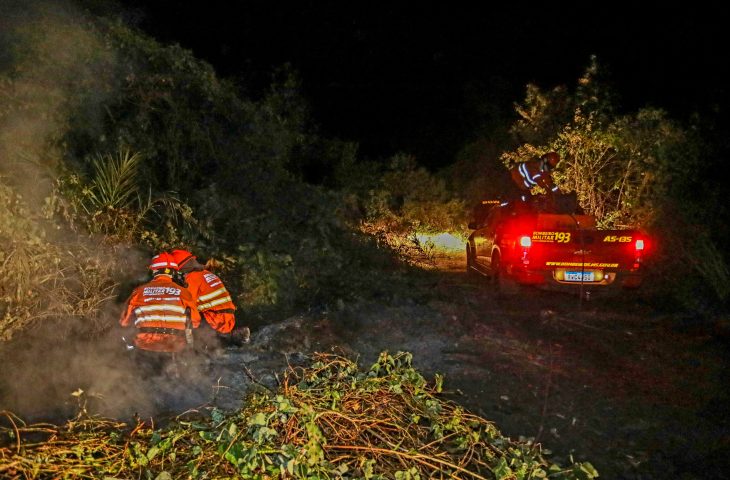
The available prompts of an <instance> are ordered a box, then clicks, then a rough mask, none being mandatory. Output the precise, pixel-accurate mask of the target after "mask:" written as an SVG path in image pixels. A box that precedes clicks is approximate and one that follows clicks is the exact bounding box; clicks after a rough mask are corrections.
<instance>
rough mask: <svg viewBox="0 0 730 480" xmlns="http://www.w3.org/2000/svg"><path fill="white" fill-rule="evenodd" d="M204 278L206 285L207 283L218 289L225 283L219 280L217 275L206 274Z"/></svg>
mask: <svg viewBox="0 0 730 480" xmlns="http://www.w3.org/2000/svg"><path fill="white" fill-rule="evenodd" d="M203 278H204V279H205V283H207V284H208V285H210V286H211V287H216V286H218V285H222V284H223V282H221V279H220V278H218V275H216V274H215V273H206V274H205V275H203Z"/></svg>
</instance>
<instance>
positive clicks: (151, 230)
mask: <svg viewBox="0 0 730 480" xmlns="http://www.w3.org/2000/svg"><path fill="white" fill-rule="evenodd" d="M143 159H144V157H143V155H141V154H139V153H132V152H130V151H129V150H120V151H118V152H117V153H116V155H111V154H106V155H99V154H97V155H96V157H95V158H94V162H93V167H94V176H93V178H91V179H90V180H84V179H82V178H81V177H80V176H79V175H78V174H75V173H71V174H68V175H66V176H62V177H61V178H60V179H59V181H58V184H59V189H60V191H61V193H62V197H61V198H59V199H58V200H59V202H58V203H59V204H60V205H59V206H58V208H59V209H60V210H61V212H62V213H63V214H64V216H65V217H66V219H67V220H69V221H70V222H71V223H72V224H74V223H77V222H82V223H83V226H84V228H85V230H86V231H87V232H89V233H91V234H103V235H104V240H105V241H106V242H107V243H112V244H113V243H132V242H136V243H148V244H149V246H151V247H153V248H155V247H156V248H160V247H164V246H167V245H170V244H172V243H174V242H176V241H179V236H178V235H177V234H176V232H177V231H180V230H183V229H184V228H185V226H191V225H195V223H196V221H195V219H194V218H193V216H192V211H191V209H190V207H189V206H187V205H185V204H184V203H182V202H180V201H179V200H178V199H177V198H175V197H174V196H173V195H172V194H158V195H155V196H154V197H153V195H152V191H151V190H150V191H149V193H148V194H147V196H146V197H143V196H142V192H141V189H140V183H141V182H140V178H139V177H140V166H141V163H142V161H143ZM64 200H65V201H64ZM165 227H167V228H165ZM183 231H184V230H183Z"/></svg>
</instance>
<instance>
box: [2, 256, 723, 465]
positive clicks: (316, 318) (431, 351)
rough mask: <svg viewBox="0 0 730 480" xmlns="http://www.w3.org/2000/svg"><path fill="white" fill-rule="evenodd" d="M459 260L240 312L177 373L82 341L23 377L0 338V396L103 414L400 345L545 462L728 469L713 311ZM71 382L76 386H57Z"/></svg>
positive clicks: (237, 386)
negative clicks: (288, 309) (291, 304)
mask: <svg viewBox="0 0 730 480" xmlns="http://www.w3.org/2000/svg"><path fill="white" fill-rule="evenodd" d="M464 266H465V260H464V258H463V256H458V255H457V256H449V257H439V258H436V263H435V264H434V265H433V266H432V268H431V269H430V270H427V271H423V272H422V273H421V274H417V275H413V277H412V278H410V277H409V282H410V285H409V288H408V291H407V292H404V293H403V294H399V293H398V292H393V293H392V295H391V296H390V297H389V298H388V299H387V300H383V301H374V300H370V301H365V300H362V301H359V302H353V303H352V304H348V303H346V302H338V307H337V308H336V309H335V310H334V311H326V310H325V311H309V312H306V313H303V314H301V315H298V316H294V317H291V318H289V319H286V320H284V321H282V322H277V323H273V324H269V325H262V326H255V325H252V327H253V328H252V330H253V334H252V337H251V341H250V343H248V344H245V345H241V346H235V345H217V344H214V343H212V342H208V347H207V348H203V349H202V350H201V352H202V354H201V355H197V356H195V357H191V358H188V359H183V360H178V363H177V364H175V365H173V367H174V368H180V366H182V367H183V369H184V370H185V375H183V376H182V377H180V376H179V375H178V371H175V369H174V368H173V369H172V370H168V371H163V372H161V375H159V376H148V377H146V378H143V379H141V378H140V376H139V372H138V371H136V370H135V369H134V368H133V367H131V366H130V365H129V364H126V363H122V362H126V360H119V356H118V355H113V356H111V357H110V356H102V355H100V353H99V347H98V346H96V347H94V348H92V347H89V349H87V350H84V351H81V352H79V355H78V356H77V357H76V358H79V359H80V360H78V361H76V362H73V363H71V364H66V365H63V364H62V363H60V362H61V360H60V358H64V359H65V358H67V357H66V356H64V357H58V359H55V360H54V359H50V360H48V362H49V364H51V365H53V364H54V363H53V362H55V363H56V366H60V368H61V369H62V370H64V372H65V373H66V375H63V376H61V375H58V374H52V372H53V370H51V369H47V368H46V369H42V370H40V371H34V373H33V374H32V375H33V378H32V379H31V380H32V381H28V379H27V378H24V377H23V376H22V375H21V373H19V372H23V371H24V369H23V368H22V365H25V364H26V363H31V362H34V361H35V362H36V363H37V358H38V357H37V356H36V355H33V354H30V353H28V354H25V355H21V354H20V352H21V351H28V350H27V349H23V348H22V347H21V348H13V349H12V350H11V349H9V348H8V347H4V350H0V357H1V358H0V361H2V362H3V364H4V365H9V364H12V365H13V366H16V367H18V368H13V369H12V371H13V372H15V374H14V375H13V376H7V375H6V378H5V380H4V381H0V410H3V409H7V410H12V411H14V412H17V413H19V414H20V415H22V416H25V418H28V419H34V418H36V419H41V418H48V417H49V416H53V415H55V416H56V417H59V416H64V415H66V416H68V415H71V414H72V411H74V410H76V409H78V408H80V407H82V408H86V409H87V410H88V411H89V412H92V413H100V414H104V415H107V416H115V417H116V418H120V417H123V416H125V415H131V414H133V413H134V414H135V415H137V416H143V417H144V416H146V415H149V416H153V417H155V418H161V417H162V415H163V414H164V413H165V412H167V413H174V412H178V413H179V412H181V411H183V410H185V409H189V408H196V407H198V406H201V405H210V404H213V405H215V406H217V407H219V408H222V409H235V408H237V406H239V405H240V403H241V402H242V401H243V399H244V397H245V395H246V394H247V393H248V392H250V391H251V390H252V389H258V388H275V387H276V385H277V382H278V376H279V375H280V374H281V373H282V372H283V370H284V369H285V368H286V367H287V365H296V364H300V363H305V362H306V361H307V356H308V354H310V353H312V352H314V351H332V350H334V351H338V352H341V353H343V354H345V355H348V356H352V357H353V358H358V360H359V362H360V363H362V364H363V365H364V366H369V364H370V363H372V362H373V361H374V360H375V359H376V358H377V355H378V354H379V353H380V352H382V351H385V350H388V351H391V352H396V351H408V352H411V353H412V354H413V358H414V365H415V367H416V368H418V369H419V370H420V371H421V372H422V373H423V374H424V376H426V378H427V379H429V378H432V377H433V375H434V374H436V373H441V374H444V375H445V381H444V386H445V388H446V389H447V392H446V395H447V396H448V398H450V399H452V400H453V401H455V402H458V403H460V404H462V405H463V406H465V407H466V408H467V409H469V410H471V411H472V412H474V413H477V414H479V415H480V416H482V417H484V418H487V419H489V420H491V421H493V422H494V423H495V424H496V426H497V427H498V428H499V429H500V430H501V431H502V432H503V433H504V434H506V435H508V436H510V437H512V438H515V439H518V438H519V439H523V440H529V441H533V442H536V443H539V444H540V445H541V447H542V448H543V452H544V453H546V455H548V456H549V458H551V459H552V460H553V461H555V462H557V463H560V464H566V463H568V462H570V461H571V460H574V461H588V462H590V463H592V464H593V465H594V466H595V467H596V468H597V470H598V471H599V473H600V475H601V478H606V479H669V478H671V479H723V478H730V473H728V472H730V468H729V467H730V412H729V410H728V400H729V398H730V396H729V395H728V394H729V393H730V382H729V380H730V375H729V374H728V371H727V368H726V366H727V361H728V356H729V353H730V335H728V329H727V328H723V327H724V326H727V321H726V320H724V319H722V318H720V319H716V321H707V320H706V319H704V320H702V321H695V320H694V319H692V318H690V317H687V316H682V315H679V314H666V313H659V312H658V311H656V310H654V309H652V308H650V307H648V306H646V305H642V304H641V302H639V301H638V300H632V299H631V298H628V297H626V296H621V297H618V298H613V299H600V298H593V299H591V300H590V301H586V300H584V299H581V298H579V297H577V296H572V295H567V294H556V293H549V292H542V291H538V290H530V289H525V290H523V291H521V292H520V294H519V295H517V296H514V297H507V298H504V297H501V296H499V295H497V293H496V292H495V289H494V288H493V286H492V285H491V284H490V283H489V281H488V280H487V279H485V278H483V277H479V276H477V277H474V276H470V275H467V274H466V273H465V268H464ZM110 342H111V340H110ZM117 343H118V342H117ZM201 344H206V342H201ZM111 345H112V344H111V343H110V344H109V345H107V346H106V347H105V348H104V349H103V350H104V351H107V352H108V351H109V350H110V349H115V348H116V347H112V346H111ZM79 348H80V347H78V348H77V350H78V349H79ZM9 362H12V363H9ZM100 371H103V372H104V373H103V374H100V373H99V372H100ZM49 372H51V373H49ZM70 372H73V374H72V375H71V374H70ZM170 378H172V381H170ZM132 386H134V388H132ZM21 387H22V392H24V394H23V395H21V394H20V392H21ZM77 388H81V389H82V390H84V392H85V393H84V394H83V395H82V396H78V395H77V396H73V397H70V396H69V393H70V392H73V391H74V390H76V391H77V392H78V390H77ZM41 399H42V400H43V401H41ZM82 400H83V401H82ZM49 402H50V403H49ZM49 405H50V406H49Z"/></svg>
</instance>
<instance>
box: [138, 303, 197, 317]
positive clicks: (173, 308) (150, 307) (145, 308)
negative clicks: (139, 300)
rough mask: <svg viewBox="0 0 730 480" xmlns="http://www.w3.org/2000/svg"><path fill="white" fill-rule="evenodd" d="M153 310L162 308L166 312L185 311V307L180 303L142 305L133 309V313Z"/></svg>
mask: <svg viewBox="0 0 730 480" xmlns="http://www.w3.org/2000/svg"><path fill="white" fill-rule="evenodd" d="M155 310H163V311H167V312H177V313H185V309H184V308H183V307H181V306H180V305H144V306H141V307H137V308H135V309H134V313H136V314H137V315H138V316H139V315H140V314H142V313H144V312H153V311H155Z"/></svg>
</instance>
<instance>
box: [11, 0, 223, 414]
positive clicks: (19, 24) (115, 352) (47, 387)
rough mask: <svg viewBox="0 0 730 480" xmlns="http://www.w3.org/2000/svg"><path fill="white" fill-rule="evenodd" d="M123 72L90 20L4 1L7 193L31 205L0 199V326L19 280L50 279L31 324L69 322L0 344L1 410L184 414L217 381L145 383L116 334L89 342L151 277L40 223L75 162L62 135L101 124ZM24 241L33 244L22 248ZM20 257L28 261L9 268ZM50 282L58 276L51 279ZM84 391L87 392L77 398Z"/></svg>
mask: <svg viewBox="0 0 730 480" xmlns="http://www.w3.org/2000/svg"><path fill="white" fill-rule="evenodd" d="M116 71H117V69H116V55H115V52H114V49H113V48H112V47H111V46H110V44H109V42H107V41H105V38H104V37H103V35H102V34H101V33H100V30H99V29H98V28H96V26H95V24H94V21H93V18H91V17H90V16H88V15H87V14H86V13H84V12H82V11H81V10H80V9H78V8H77V7H75V6H74V5H73V4H70V3H63V2H57V1H54V2H50V1H49V2H44V1H26V0H21V1H11V0H0V194H3V192H4V191H7V188H6V190H2V187H3V186H5V187H9V188H11V189H12V191H14V192H15V193H16V194H17V195H19V197H18V198H20V199H21V200H22V203H23V205H25V207H26V208H25V210H22V211H20V210H13V209H11V208H10V207H8V206H7V205H9V204H11V203H12V202H15V200H14V199H13V200H12V201H10V200H9V201H8V202H5V204H3V201H2V200H3V198H0V248H1V249H2V250H4V251H5V252H2V251H0V264H3V266H4V267H7V266H8V265H11V266H12V265H15V266H14V267H13V268H10V269H7V268H6V269H5V271H0V327H2V322H13V321H16V319H13V318H8V315H9V314H8V312H7V311H3V298H2V297H3V296H6V295H10V294H11V293H12V294H13V295H14V294H15V293H14V292H15V291H16V290H17V288H16V287H17V286H18V285H22V283H21V281H20V278H21V277H22V276H26V277H27V276H30V277H34V276H38V278H37V279H36V281H37V282H45V283H44V284H43V286H42V287H43V288H41V289H40V290H44V289H45V291H48V289H52V288H53V289H55V290H52V292H53V295H50V296H48V297H47V298H46V301H47V304H46V305H42V306H41V307H43V308H45V310H42V311H41V312H40V313H39V314H37V315H36V317H38V316H49V317H52V316H55V317H60V318H61V319H62V320H63V322H58V321H53V322H51V321H44V319H42V318H41V319H38V318H36V319H35V321H34V325H35V326H36V328H35V329H34V330H33V331H30V332H28V331H25V332H23V335H19V337H20V338H18V339H16V340H15V341H13V342H5V343H2V342H0V362H1V364H2V365H3V366H4V372H3V375H2V376H0V410H3V409H5V410H10V411H14V412H16V413H18V414H19V415H21V416H22V417H25V418H29V419H33V418H35V419H41V418H42V419H56V420H57V419H60V418H64V417H68V416H71V415H73V414H74V413H75V412H76V409H77V408H79V406H80V404H79V402H81V401H83V403H84V405H85V406H86V408H87V409H88V410H89V413H95V414H101V415H105V416H120V415H121V416H130V415H132V414H134V413H139V414H143V415H153V414H155V413H160V412H164V411H170V410H174V409H177V408H182V407H185V408H189V407H192V406H195V405H196V404H199V403H200V402H201V401H203V400H205V399H206V396H208V395H209V393H210V385H211V384H212V383H213V382H214V381H215V379H211V378H209V377H208V376H206V375H207V374H206V373H205V372H203V371H202V370H199V369H197V368H195V367H194V365H188V366H187V367H186V372H185V374H186V375H185V380H184V382H182V381H181V380H180V379H178V378H175V377H174V376H173V377H170V376H169V375H161V376H145V375H144V372H142V371H140V370H139V368H138V365H136V364H135V363H134V362H133V361H132V359H131V358H130V356H129V355H128V352H126V351H125V349H124V345H123V344H122V342H121V339H120V338H119V335H118V334H117V333H115V330H114V329H113V328H112V329H111V333H109V334H108V335H106V336H101V337H99V338H96V339H95V340H93V341H90V340H89V331H91V330H93V329H94V328H96V329H99V325H98V323H101V324H102V326H104V325H106V326H107V327H109V326H111V325H115V324H116V323H117V318H118V315H119V313H120V311H121V309H122V304H121V300H123V298H122V299H119V298H117V299H116V301H114V300H110V299H109V298H108V296H109V295H110V293H109V292H112V291H113V290H114V288H113V287H114V284H115V283H118V282H121V283H122V284H123V283H124V279H130V280H136V281H137V283H138V282H139V280H140V278H143V277H144V274H145V273H146V272H145V271H146V264H147V259H148V257H147V254H146V253H144V252H140V251H137V250H135V249H133V248H122V247H117V248H112V247H109V246H107V245H104V244H103V243H101V242H98V241H97V242H96V243H94V242H93V241H91V240H89V238H88V237H86V236H77V235H75V234H74V233H73V232H69V231H66V230H65V229H62V228H61V227H59V226H57V225H55V224H53V223H50V224H47V223H43V218H42V215H40V212H41V211H42V210H43V208H44V207H45V206H46V205H47V204H48V199H49V197H51V195H52V192H53V185H54V182H55V180H56V172H58V171H59V167H60V166H61V165H62V164H63V163H64V162H67V161H69V160H73V158H69V157H72V155H73V152H68V151H67V149H66V148H65V147H66V146H65V145H64V144H63V138H64V135H65V134H67V132H69V131H70V130H71V129H72V128H73V126H74V124H75V122H84V123H83V124H84V126H85V128H86V131H92V132H93V126H94V125H97V124H100V123H101V120H102V119H103V115H104V114H105V107H104V102H105V101H106V100H108V99H109V98H111V96H112V95H114V94H115V93H116V92H117V90H118V88H119V82H118V81H117V79H116V78H115V72H116ZM6 197H7V195H6ZM3 208H5V209H4V210H3ZM13 208H14V207H13ZM26 213H27V215H26ZM26 216H27V217H29V218H21V217H26ZM32 219H37V220H38V221H37V223H34V224H33V225H34V226H35V225H45V226H43V227H42V226H39V227H38V229H37V230H38V231H39V232H41V233H38V234H37V235H35V236H32V237H31V236H30V235H31V233H34V232H35V229H34V228H27V227H26V225H27V223H18V222H20V221H21V220H22V221H23V222H28V221H30V220H32ZM6 220H7V221H6ZM12 222H16V225H14V226H13V225H11V223H12ZM49 225H50V226H52V227H54V228H53V229H52V230H53V231H48V226H49ZM43 228H45V229H46V231H42V230H43ZM18 244H27V246H28V248H24V249H22V251H21V249H19V248H17V245H18ZM13 249H15V250H13ZM8 252H10V253H8ZM21 253H23V254H26V257H27V258H26V260H27V262H25V263H23V262H20V263H17V262H16V264H13V263H12V262H10V263H8V262H9V260H10V259H11V257H12V258H13V259H15V260H17V259H18V258H21V257H22V255H21ZM115 269H116V270H117V271H116V272H114V270H115ZM8 270H9V271H8ZM49 275H56V277H55V278H52V279H50V280H49ZM92 276H96V277H95V278H92ZM23 278H25V277H23ZM90 279H91V280H90ZM92 280H93V281H92ZM28 281H30V282H33V281H34V279H33V278H30V279H29V280H28ZM89 289H91V291H89ZM94 289H97V291H94ZM105 289H106V290H105ZM107 290H108V291H107ZM117 290H119V289H118V288H117ZM57 292H58V293H57ZM95 299H96V300H104V302H103V304H104V305H105V307H104V308H103V310H102V312H101V313H100V315H97V318H95V319H91V318H89V317H86V316H84V315H83V312H84V311H85V310H84V309H87V310H89V311H90V310H93V309H94V308H95V306H94V305H86V304H85V303H84V302H87V303H88V302H89V301H90V300H95ZM79 312H81V314H80V313H79ZM95 322H96V324H95ZM26 330H27V329H26ZM100 330H103V328H102V329H100ZM108 330H109V329H108V328H107V331H108ZM2 336H3V328H0V337H2ZM191 386H192V387H191ZM79 389H81V390H83V391H84V393H83V394H82V395H76V396H72V395H71V394H72V393H73V392H80V391H81V390H79Z"/></svg>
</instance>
